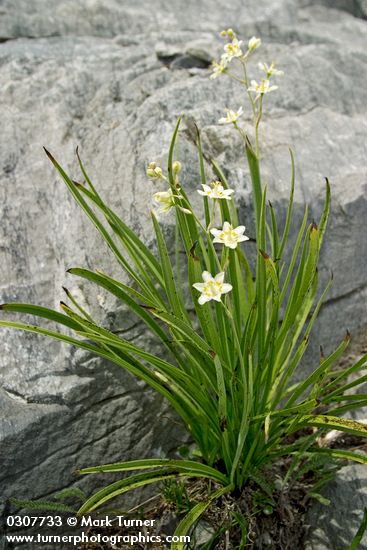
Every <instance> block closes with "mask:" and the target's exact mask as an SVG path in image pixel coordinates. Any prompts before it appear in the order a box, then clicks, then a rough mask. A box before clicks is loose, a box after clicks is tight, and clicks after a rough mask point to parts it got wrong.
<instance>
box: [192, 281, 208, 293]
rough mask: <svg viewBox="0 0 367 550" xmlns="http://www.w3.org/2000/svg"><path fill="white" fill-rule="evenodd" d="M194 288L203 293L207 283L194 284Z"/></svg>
mask: <svg viewBox="0 0 367 550" xmlns="http://www.w3.org/2000/svg"><path fill="white" fill-rule="evenodd" d="M192 286H193V287H194V288H196V290H198V291H199V292H203V290H204V287H205V283H194V284H193V285H192Z"/></svg>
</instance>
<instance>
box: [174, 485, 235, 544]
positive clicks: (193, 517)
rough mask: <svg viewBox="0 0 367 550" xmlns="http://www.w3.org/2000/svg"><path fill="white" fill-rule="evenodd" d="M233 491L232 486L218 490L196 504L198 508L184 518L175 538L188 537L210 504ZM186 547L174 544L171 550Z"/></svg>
mask: <svg viewBox="0 0 367 550" xmlns="http://www.w3.org/2000/svg"><path fill="white" fill-rule="evenodd" d="M231 490H232V485H229V486H228V487H224V488H221V489H218V490H217V491H215V492H214V493H213V494H211V495H210V496H209V497H208V498H207V500H205V501H203V502H199V503H198V504H196V506H194V508H192V509H191V510H190V512H189V513H188V514H187V515H186V516H185V517H184V518H183V520H182V521H181V522H180V523H179V524H178V526H177V528H176V530H175V532H174V535H173V536H174V537H184V536H187V535H188V533H189V532H190V529H191V527H192V526H193V525H194V523H195V522H196V521H197V520H198V519H199V518H200V516H202V515H203V513H204V512H205V510H206V509H207V508H208V507H209V506H210V504H211V503H212V502H213V501H214V500H217V499H218V498H220V497H221V496H222V495H224V494H226V493H228V492H230V491H231ZM184 546H185V544H184V542H173V543H172V545H171V550H183V549H184Z"/></svg>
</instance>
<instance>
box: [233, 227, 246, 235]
mask: <svg viewBox="0 0 367 550" xmlns="http://www.w3.org/2000/svg"><path fill="white" fill-rule="evenodd" d="M235 231H236V233H238V234H241V233H244V232H245V231H246V227H245V226H244V225H239V226H238V227H236V228H235Z"/></svg>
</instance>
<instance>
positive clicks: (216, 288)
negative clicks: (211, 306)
mask: <svg viewBox="0 0 367 550" xmlns="http://www.w3.org/2000/svg"><path fill="white" fill-rule="evenodd" d="M202 277H203V281H204V282H203V283H194V284H193V285H192V286H193V287H194V288H196V290H198V291H199V292H201V296H200V297H199V300H198V302H199V304H200V305H203V304H205V303H206V302H209V301H210V300H215V301H216V302H220V297H221V296H222V294H226V293H227V292H230V291H231V290H232V285H230V284H228V283H224V282H223V281H224V272H222V273H218V275H216V276H215V277H212V275H211V274H210V273H209V272H208V271H203V275H202Z"/></svg>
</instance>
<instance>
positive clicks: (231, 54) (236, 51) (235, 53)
mask: <svg viewBox="0 0 367 550" xmlns="http://www.w3.org/2000/svg"><path fill="white" fill-rule="evenodd" d="M220 34H221V36H223V37H228V38H229V40H230V41H229V42H228V43H227V44H225V46H224V48H223V49H224V53H223V54H222V56H221V58H220V61H219V62H217V61H213V64H212V69H213V72H212V74H211V76H210V78H217V76H219V75H220V74H222V73H224V72H226V70H227V67H228V64H229V63H230V62H231V61H232V60H233V59H241V60H245V59H246V58H247V57H248V56H249V55H250V54H251V53H252V52H253V51H254V50H256V49H257V48H258V47H259V46H260V45H261V40H260V38H256V36H253V37H252V38H250V40H249V41H248V44H247V50H245V51H243V50H242V45H243V40H238V38H237V36H236V33H235V32H234V31H233V29H227V30H226V31H222V32H221V33H220Z"/></svg>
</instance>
